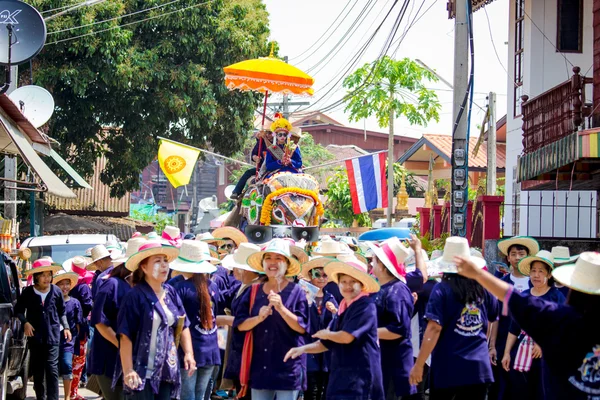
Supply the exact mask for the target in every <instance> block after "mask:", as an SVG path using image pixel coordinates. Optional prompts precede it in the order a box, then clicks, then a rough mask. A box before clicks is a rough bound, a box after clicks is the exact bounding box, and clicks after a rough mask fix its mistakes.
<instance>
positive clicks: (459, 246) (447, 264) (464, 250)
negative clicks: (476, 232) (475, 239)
mask: <svg viewBox="0 0 600 400" xmlns="http://www.w3.org/2000/svg"><path fill="white" fill-rule="evenodd" d="M457 256H458V257H463V258H466V259H470V260H471V261H472V262H473V263H474V264H475V265H476V266H477V267H478V268H483V267H485V260H484V259H483V258H479V257H474V256H472V255H471V250H470V248H469V242H468V241H467V239H465V238H464V237H460V236H452V237H449V238H447V239H446V243H445V245H444V252H443V253H442V256H441V257H440V258H438V259H435V260H432V261H430V265H431V267H432V269H434V270H437V271H439V272H440V273H444V274H448V273H449V274H456V273H457V271H458V270H457V268H456V262H455V261H454V258H455V257H457Z"/></svg>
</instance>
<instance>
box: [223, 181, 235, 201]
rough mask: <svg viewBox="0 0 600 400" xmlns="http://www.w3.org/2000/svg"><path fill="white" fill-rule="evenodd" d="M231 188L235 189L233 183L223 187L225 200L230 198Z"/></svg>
mask: <svg viewBox="0 0 600 400" xmlns="http://www.w3.org/2000/svg"><path fill="white" fill-rule="evenodd" d="M233 189H235V185H229V186H227V187H226V188H225V197H227V200H229V199H230V198H231V195H232V193H233Z"/></svg>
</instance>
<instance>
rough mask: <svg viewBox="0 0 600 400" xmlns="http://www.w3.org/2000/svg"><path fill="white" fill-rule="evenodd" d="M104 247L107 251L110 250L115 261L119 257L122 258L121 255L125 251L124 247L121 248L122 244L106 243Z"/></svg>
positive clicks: (115, 242)
mask: <svg viewBox="0 0 600 400" xmlns="http://www.w3.org/2000/svg"><path fill="white" fill-rule="evenodd" d="M104 247H106V250H108V252H109V253H110V256H111V258H113V259H114V258H117V257H121V255H122V254H123V250H124V249H123V246H121V243H120V242H117V241H109V242H106V244H105V245H104Z"/></svg>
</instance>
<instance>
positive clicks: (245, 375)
mask: <svg viewBox="0 0 600 400" xmlns="http://www.w3.org/2000/svg"><path fill="white" fill-rule="evenodd" d="M259 287H260V283H255V284H254V285H252V287H251V288H250V313H252V307H254V299H256V293H257V292H258V288H259ZM253 345H254V337H253V335H252V330H249V331H248V332H246V337H245V338H244V349H243V350H242V366H241V368H240V383H241V385H242V388H241V389H240V392H239V393H238V395H237V397H238V398H242V397H244V396H246V393H247V392H248V381H249V380H250V364H252V347H253Z"/></svg>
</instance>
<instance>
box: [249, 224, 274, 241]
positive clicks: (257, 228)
mask: <svg viewBox="0 0 600 400" xmlns="http://www.w3.org/2000/svg"><path fill="white" fill-rule="evenodd" d="M245 233H246V237H247V238H248V241H249V242H250V243H254V244H263V243H266V242H268V241H270V240H271V239H272V238H273V230H272V229H271V227H270V226H262V225H247V226H246V231H245Z"/></svg>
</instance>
